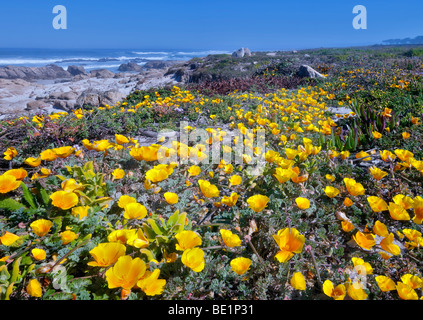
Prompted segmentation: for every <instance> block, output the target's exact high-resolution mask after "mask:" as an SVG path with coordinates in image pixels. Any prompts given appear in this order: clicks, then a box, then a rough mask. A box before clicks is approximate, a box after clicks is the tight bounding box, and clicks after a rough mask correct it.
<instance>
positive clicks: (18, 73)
mask: <svg viewBox="0 0 423 320" xmlns="http://www.w3.org/2000/svg"><path fill="white" fill-rule="evenodd" d="M71 77H72V75H71V74H70V73H69V72H67V71H66V70H64V69H63V68H62V67H59V66H57V65H55V64H49V65H47V66H45V67H20V66H6V67H0V78H3V79H24V80H54V79H59V78H71Z"/></svg>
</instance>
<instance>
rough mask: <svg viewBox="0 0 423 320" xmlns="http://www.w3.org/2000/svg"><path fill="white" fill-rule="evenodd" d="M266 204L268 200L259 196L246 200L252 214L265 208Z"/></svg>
mask: <svg viewBox="0 0 423 320" xmlns="http://www.w3.org/2000/svg"><path fill="white" fill-rule="evenodd" d="M268 202H269V198H268V197H266V196H264V195H261V194H257V195H254V196H251V197H249V198H248V199H247V203H248V205H249V206H250V208H251V209H252V210H253V211H254V212H261V211H262V210H263V209H264V208H265V207H266V206H267V203H268Z"/></svg>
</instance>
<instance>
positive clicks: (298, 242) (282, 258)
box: [273, 228, 305, 263]
mask: <svg viewBox="0 0 423 320" xmlns="http://www.w3.org/2000/svg"><path fill="white" fill-rule="evenodd" d="M273 239H274V240H275V241H276V243H277V245H278V246H279V249H280V251H279V252H278V253H277V254H276V255H275V258H276V259H278V261H279V262H282V263H284V262H287V261H288V260H289V259H291V258H292V257H293V256H294V254H295V253H301V252H302V250H303V246H304V243H305V237H304V235H301V234H300V233H299V232H298V230H297V229H295V228H285V229H281V230H279V231H278V233H277V234H276V235H273Z"/></svg>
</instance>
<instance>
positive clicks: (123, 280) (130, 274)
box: [105, 255, 147, 290]
mask: <svg viewBox="0 0 423 320" xmlns="http://www.w3.org/2000/svg"><path fill="white" fill-rule="evenodd" d="M146 269H147V267H146V265H145V262H144V261H142V260H141V259H140V258H138V257H137V258H134V259H133V258H132V257H131V256H129V255H124V256H120V257H119V258H118V259H117V261H116V263H115V264H114V265H113V266H112V267H111V268H109V269H107V271H106V273H105V276H106V280H107V284H108V287H109V289H113V288H123V289H126V290H130V289H132V288H133V287H134V286H135V285H136V284H137V282H138V280H139V279H140V278H142V276H143V275H144V273H145V271H146Z"/></svg>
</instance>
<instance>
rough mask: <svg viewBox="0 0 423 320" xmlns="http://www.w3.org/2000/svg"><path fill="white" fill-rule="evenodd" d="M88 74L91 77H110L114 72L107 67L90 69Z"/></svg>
mask: <svg viewBox="0 0 423 320" xmlns="http://www.w3.org/2000/svg"><path fill="white" fill-rule="evenodd" d="M90 76H91V77H92V78H100V79H110V78H113V77H114V76H115V74H114V73H113V72H111V71H109V70H107V69H99V70H92V71H91V72H90Z"/></svg>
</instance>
